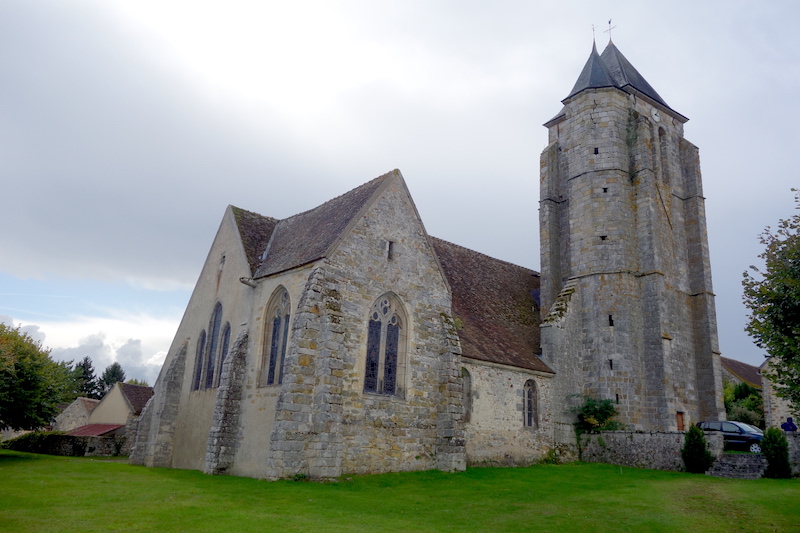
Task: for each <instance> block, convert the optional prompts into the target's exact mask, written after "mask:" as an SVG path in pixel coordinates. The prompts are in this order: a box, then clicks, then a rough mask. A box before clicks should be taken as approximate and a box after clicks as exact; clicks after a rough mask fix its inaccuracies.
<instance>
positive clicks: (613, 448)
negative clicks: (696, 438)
mask: <svg viewBox="0 0 800 533" xmlns="http://www.w3.org/2000/svg"><path fill="white" fill-rule="evenodd" d="M684 439H685V433H684V432H682V431H642V432H630V431H603V432H601V433H594V434H583V435H581V438H580V446H581V454H580V457H581V460H582V461H585V462H587V463H609V464H614V465H622V466H632V467H636V468H652V469H654V470H672V471H682V470H684V464H683V459H682V458H681V448H682V447H683V444H684ZM706 441H707V442H708V448H709V451H710V452H711V454H712V455H713V456H714V458H719V456H720V455H721V454H722V447H723V443H722V435H713V434H709V433H707V434H706Z"/></svg>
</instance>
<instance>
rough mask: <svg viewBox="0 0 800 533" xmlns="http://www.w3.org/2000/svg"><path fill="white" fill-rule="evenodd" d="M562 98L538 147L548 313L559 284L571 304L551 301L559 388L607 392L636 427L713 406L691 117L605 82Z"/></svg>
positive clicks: (705, 413)
mask: <svg viewBox="0 0 800 533" xmlns="http://www.w3.org/2000/svg"><path fill="white" fill-rule="evenodd" d="M565 104H566V107H565V113H564V115H563V117H561V118H559V119H557V120H554V121H552V122H551V123H548V126H549V128H550V145H549V146H548V147H547V148H546V149H545V151H544V152H543V153H542V158H541V209H540V227H541V232H542V233H541V255H542V304H543V309H544V310H545V313H548V314H551V315H552V313H551V310H552V308H553V306H554V305H556V304H557V302H558V300H559V295H560V294H561V293H562V291H563V290H564V289H565V287H567V284H570V285H571V290H572V291H573V292H574V295H573V296H572V299H571V301H570V302H569V303H568V305H567V307H569V306H572V307H576V308H577V309H579V311H576V314H575V316H572V317H571V318H569V320H563V319H562V318H563V317H562V315H563V314H564V313H563V312H562V311H563V310H562V311H559V313H557V315H558V316H557V318H558V319H559V320H558V321H559V324H558V328H561V330H562V331H563V334H562V333H559V332H557V331H556V330H552V331H551V332H550V333H545V332H544V330H543V358H544V359H545V360H546V361H547V363H548V364H551V363H552V365H554V368H556V370H557V371H558V372H559V375H558V376H557V380H559V381H560V383H561V385H563V387H562V386H560V385H559V386H557V390H558V391H559V392H558V394H562V392H564V393H569V392H570V391H571V393H581V394H588V395H591V396H595V397H599V398H611V399H614V400H615V401H616V402H617V403H618V405H619V415H618V418H619V419H620V420H621V421H622V422H624V423H626V424H628V425H629V426H630V427H631V428H634V429H661V430H665V429H678V424H679V422H678V420H679V419H680V418H682V419H683V420H684V427H685V425H686V424H687V423H689V421H697V420H700V419H702V418H708V417H714V418H717V417H719V416H720V413H721V412H722V410H723V409H722V403H721V392H720V391H721V379H720V374H719V349H718V347H717V333H716V319H715V310H714V306H713V293H712V292H711V282H710V281H711V278H710V262H709V260H708V243H707V236H706V228H705V215H704V210H703V198H702V186H701V183H700V170H699V159H698V157H697V149H696V148H695V147H694V146H693V145H691V143H688V142H686V141H685V140H684V139H683V122H684V121H685V119H684V118H683V117H680V116H679V115H676V114H675V113H674V112H672V111H671V110H665V109H660V111H662V113H661V115H660V116H661V118H660V119H657V118H653V115H652V114H651V110H652V109H653V102H652V101H649V100H648V99H647V98H642V97H641V95H638V94H634V93H631V94H628V93H625V92H624V91H621V90H618V89H611V88H609V89H597V90H589V91H584V92H583V93H579V94H578V95H576V96H574V97H573V98H571V99H570V100H568V101H565ZM562 300H563V298H562ZM545 322H547V320H545ZM551 322H552V321H551ZM544 327H546V328H549V327H551V326H550V325H548V324H544ZM551 329H552V328H551ZM545 337H547V338H545ZM572 337H578V338H580V339H581V340H582V342H581V344H580V345H579V346H576V345H575V343H574V341H573V340H572ZM564 343H566V344H568V345H569V346H568V347H565V346H564ZM562 368H564V369H565V371H562ZM562 389H563V390H562Z"/></svg>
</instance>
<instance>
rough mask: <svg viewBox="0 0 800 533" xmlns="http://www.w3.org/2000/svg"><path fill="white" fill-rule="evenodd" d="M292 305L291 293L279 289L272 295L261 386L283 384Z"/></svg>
mask: <svg viewBox="0 0 800 533" xmlns="http://www.w3.org/2000/svg"><path fill="white" fill-rule="evenodd" d="M290 311H291V303H290V300H289V293H288V292H287V291H286V289H285V288H283V287H279V288H278V289H277V290H276V291H275V292H274V293H273V295H272V298H271V299H270V304H269V306H268V307H267V314H266V320H265V328H266V331H265V332H264V344H263V350H262V367H261V377H260V379H259V386H261V387H265V386H267V385H275V384H277V383H282V382H283V375H284V360H285V359H286V346H287V344H288V341H289V319H290Z"/></svg>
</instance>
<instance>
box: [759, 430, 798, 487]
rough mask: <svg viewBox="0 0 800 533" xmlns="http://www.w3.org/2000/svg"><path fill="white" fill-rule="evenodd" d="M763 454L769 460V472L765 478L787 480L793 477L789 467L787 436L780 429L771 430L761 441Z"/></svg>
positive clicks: (766, 472)
mask: <svg viewBox="0 0 800 533" xmlns="http://www.w3.org/2000/svg"><path fill="white" fill-rule="evenodd" d="M761 453H763V454H764V457H765V458H766V459H767V470H766V471H765V472H764V477H769V478H773V479H787V478H790V477H792V469H791V467H790V466H789V442H788V441H787V440H786V435H784V434H783V431H781V430H780V429H778V428H769V429H767V431H765V432H764V438H763V439H762V440H761Z"/></svg>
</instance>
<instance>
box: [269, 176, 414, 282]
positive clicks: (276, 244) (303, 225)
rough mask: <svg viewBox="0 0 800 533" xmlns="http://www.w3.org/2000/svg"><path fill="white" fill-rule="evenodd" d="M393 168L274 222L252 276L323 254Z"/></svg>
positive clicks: (276, 271) (279, 270) (289, 267)
mask: <svg viewBox="0 0 800 533" xmlns="http://www.w3.org/2000/svg"><path fill="white" fill-rule="evenodd" d="M399 175H400V171H398V170H393V171H392V172H390V173H388V174H384V175H383V176H380V177H378V178H375V179H374V180H372V181H369V182H367V183H365V184H363V185H361V186H360V187H356V188H355V189H353V190H352V191H350V192H347V193H345V194H343V195H341V196H338V197H336V198H334V199H333V200H329V201H327V202H325V203H324V204H322V205H320V206H319V207H315V208H314V209H311V210H310V211H306V212H304V213H300V214H298V215H294V216H292V217H289V218H285V219H283V220H280V221H278V223H277V225H276V226H275V230H274V231H273V232H272V236H271V238H270V240H269V244H267V247H266V251H265V252H264V260H263V262H262V263H261V266H260V267H259V268H258V270H257V271H256V274H255V276H254V277H263V276H269V275H271V274H277V273H279V272H283V271H285V270H289V269H291V268H294V267H298V266H301V265H305V264H308V263H310V262H312V261H316V260H317V259H320V258H322V257H324V256H325V254H327V253H328V251H329V250H330V247H331V246H332V245H333V243H334V242H336V240H337V239H338V238H339V237H340V236H341V235H342V233H343V232H344V230H345V229H346V228H347V227H348V226H349V224H350V222H351V221H352V220H353V218H354V217H355V216H356V215H357V214H358V213H359V212H360V211H361V209H362V208H363V207H364V206H365V205H366V204H367V203H368V201H369V199H370V198H372V195H373V194H375V192H376V191H377V190H378V188H379V187H380V186H381V185H382V184H383V183H384V182H386V181H387V180H390V179H392V178H394V177H397V176H399Z"/></svg>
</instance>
